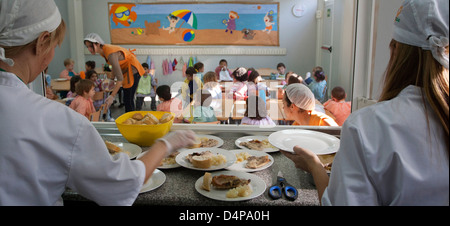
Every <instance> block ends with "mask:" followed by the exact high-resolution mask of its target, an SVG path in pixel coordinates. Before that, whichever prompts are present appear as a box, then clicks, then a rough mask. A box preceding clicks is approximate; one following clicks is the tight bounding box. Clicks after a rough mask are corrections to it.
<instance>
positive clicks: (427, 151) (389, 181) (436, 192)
mask: <svg viewBox="0 0 450 226" xmlns="http://www.w3.org/2000/svg"><path fill="white" fill-rule="evenodd" d="M426 109H427V114H428V120H429V127H428V125H427V118H426V117H425V111H424V105H423V101H422V96H421V88H419V87H417V86H408V87H407V88H405V89H404V90H402V91H401V93H400V94H399V95H398V96H397V97H396V98H394V99H392V100H389V101H384V102H380V103H377V104H375V105H372V106H369V107H366V108H363V109H361V110H359V111H357V112H354V113H352V114H351V115H350V117H348V119H347V120H346V122H345V123H344V125H343V127H342V131H341V143H340V150H339V151H338V153H337V154H336V158H335V160H334V162H333V167H332V172H331V177H330V182H329V185H328V187H327V189H326V190H325V192H324V194H323V197H322V204H323V205H448V204H449V157H448V150H447V148H448V147H447V146H446V145H445V139H446V137H445V132H444V130H443V128H442V126H441V124H440V122H439V120H438V118H437V116H436V115H435V114H434V112H432V109H431V106H430V105H429V104H428V102H427V103H426ZM428 128H429V129H428Z"/></svg>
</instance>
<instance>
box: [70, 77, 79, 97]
mask: <svg viewBox="0 0 450 226" xmlns="http://www.w3.org/2000/svg"><path fill="white" fill-rule="evenodd" d="M80 80H81V77H80V76H79V75H75V76H72V78H70V91H71V92H72V93H75V85H76V84H77V82H79V81H80Z"/></svg>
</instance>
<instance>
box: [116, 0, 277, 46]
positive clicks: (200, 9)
mask: <svg viewBox="0 0 450 226" xmlns="http://www.w3.org/2000/svg"><path fill="white" fill-rule="evenodd" d="M108 7H109V18H110V20H109V21H110V23H109V24H110V33H111V42H112V43H113V44H142V45H256V46H279V35H278V34H279V28H278V24H279V18H278V9H279V3H251V4H249V3H235V2H233V3H224V2H222V3H195V4H190V3H186V4H156V3H155V4H129V3H123V4H122V3H110V4H109V5H108Z"/></svg>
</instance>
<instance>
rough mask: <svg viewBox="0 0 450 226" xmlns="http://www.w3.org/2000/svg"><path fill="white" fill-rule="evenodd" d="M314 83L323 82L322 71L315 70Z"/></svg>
mask: <svg viewBox="0 0 450 226" xmlns="http://www.w3.org/2000/svg"><path fill="white" fill-rule="evenodd" d="M313 75H314V77H315V80H316V82H320V81H323V80H325V73H324V72H323V71H320V70H317V71H316V72H315V73H314V74H313Z"/></svg>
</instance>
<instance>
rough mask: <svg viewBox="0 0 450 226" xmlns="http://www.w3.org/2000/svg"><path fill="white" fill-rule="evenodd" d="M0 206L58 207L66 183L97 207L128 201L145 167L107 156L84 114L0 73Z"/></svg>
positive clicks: (123, 203)
mask: <svg viewBox="0 0 450 226" xmlns="http://www.w3.org/2000/svg"><path fill="white" fill-rule="evenodd" d="M0 97H1V98H0V116H1V117H0V125H1V129H0V144H1V145H0V205H58V204H61V195H62V193H63V192H64V190H65V188H66V187H68V188H70V189H72V190H74V191H76V192H78V193H79V194H81V195H82V196H84V197H86V198H88V199H90V200H92V201H94V202H96V203H97V204H99V205H131V204H133V202H134V200H135V199H136V197H137V195H138V194H139V191H140V189H141V187H142V184H143V180H144V176H145V166H144V164H143V163H142V162H141V161H139V160H134V161H131V160H129V158H128V156H127V155H126V154H120V155H117V157H115V158H114V159H113V158H112V157H111V156H110V155H109V153H108V151H107V149H106V146H105V144H104V142H103V140H102V138H101V137H100V135H99V134H98V132H97V130H96V129H95V128H94V127H93V125H92V124H91V122H89V121H88V120H87V119H86V117H84V116H82V115H81V114H79V113H77V112H75V111H73V110H72V109H70V108H69V107H67V106H65V105H64V104H61V103H58V102H56V101H52V100H49V99H47V98H45V97H43V96H40V95H38V94H36V93H34V92H32V91H31V90H29V89H28V87H27V86H26V85H25V84H24V83H22V82H21V81H20V80H19V79H18V78H17V77H16V76H15V75H14V74H11V73H7V72H1V71H0Z"/></svg>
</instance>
